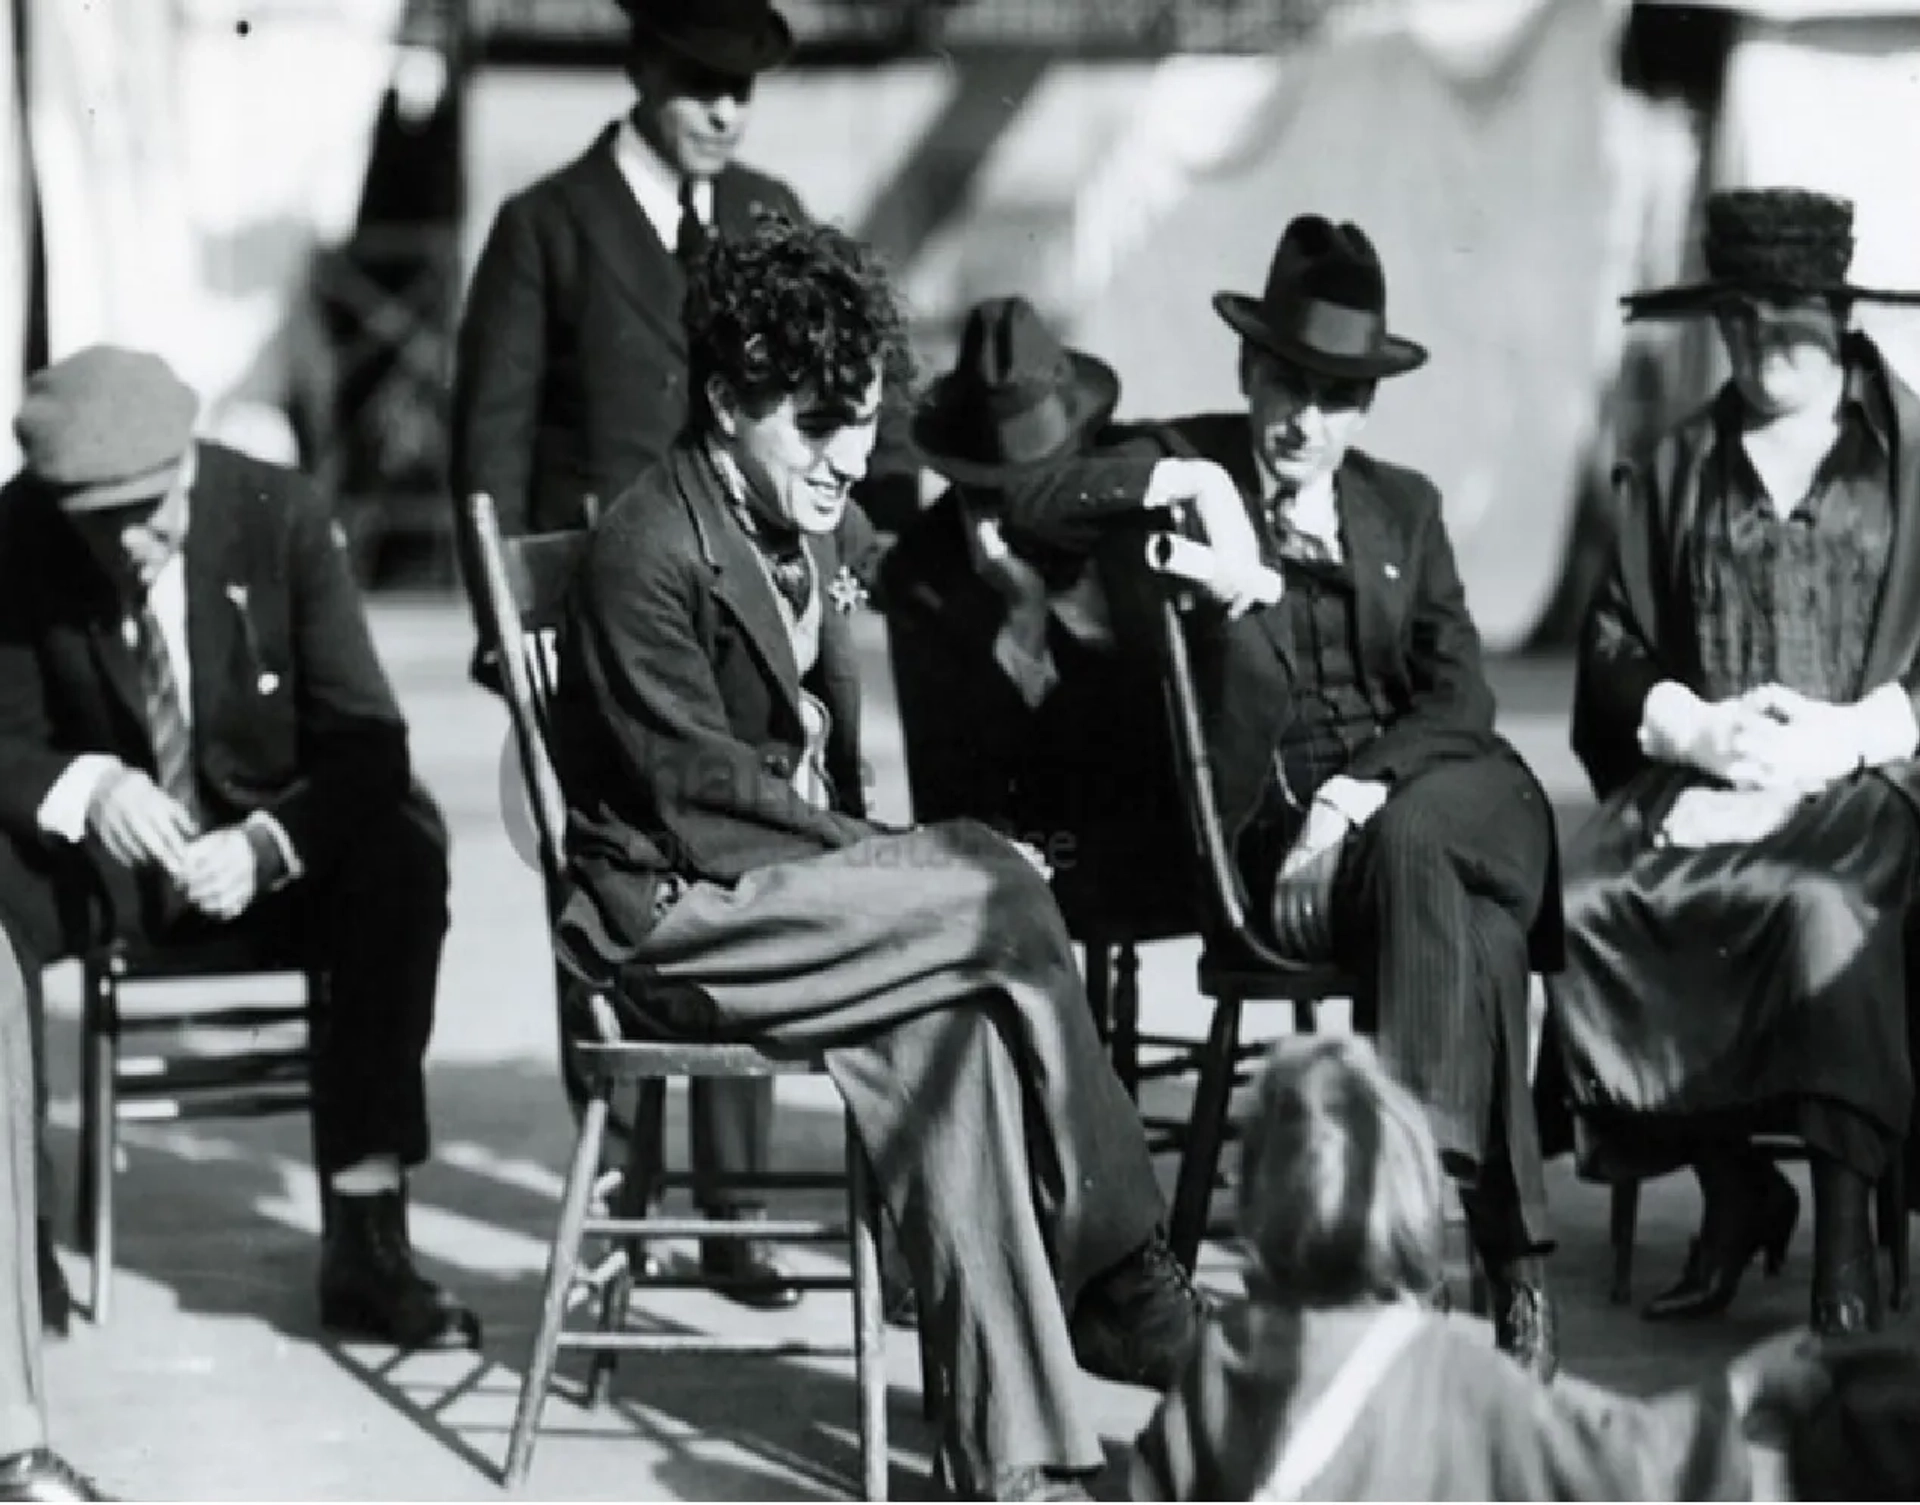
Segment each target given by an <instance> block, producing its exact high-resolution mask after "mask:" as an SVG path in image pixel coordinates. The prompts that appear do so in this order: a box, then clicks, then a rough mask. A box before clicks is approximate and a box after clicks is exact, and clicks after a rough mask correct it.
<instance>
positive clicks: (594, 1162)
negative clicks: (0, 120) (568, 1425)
mask: <svg viewBox="0 0 1920 1505" xmlns="http://www.w3.org/2000/svg"><path fill="white" fill-rule="evenodd" d="M610 1090H611V1089H610V1088H609V1087H608V1086H607V1085H606V1084H604V1083H596V1084H595V1086H594V1089H593V1096H592V1097H591V1098H589V1099H588V1100H587V1108H586V1112H585V1113H584V1114H583V1115H582V1116H581V1120H580V1137H579V1139H578V1140H577V1141H576V1142H575V1144H574V1148H573V1166H572V1168H571V1169H570V1170H569V1171H568V1172H567V1184H566V1188H565V1189H564V1190H563V1191H562V1193H561V1196H560V1220H559V1224H558V1226H557V1227H556V1228H555V1229H554V1234H553V1247H552V1248H551V1249H549V1250H548V1251H547V1281H546V1288H545V1291H544V1292H543V1294H542V1296H541V1299H540V1326H539V1328H538V1329H537V1330H536V1331H535V1333H534V1335H533V1350H532V1352H531V1353H530V1354H529V1355H528V1358H527V1373H526V1378H525V1379H523V1380H522V1381H521V1382H520V1401H519V1404H518V1405H517V1406H516V1407H515V1408H514V1413H513V1433H512V1435H511V1437H510V1438H509V1439H508V1442H507V1466H506V1473H505V1479H504V1482H505V1484H506V1486H507V1487H508V1488H509V1489H513V1488H517V1487H518V1486H519V1485H520V1484H521V1483H523V1482H524V1481H525V1479H526V1477H527V1467H528V1465H529V1464H531V1463H532V1462H533V1441H534V1434H535V1433H536V1432H537V1431H538V1430H539V1426H540V1411H541V1408H542V1407H543V1406H544V1405H545V1404H546V1399H547V1389H548V1387H549V1386H551V1385H552V1383H553V1368H554V1364H555V1363H556V1362H557V1361H558V1359H559V1357H560V1336H561V1329H562V1328H563V1327H564V1325H565V1323H566V1320H567V1290H568V1288H569V1287H570V1286H571V1285H572V1283H573V1277H574V1273H575V1271H576V1270H577V1269H578V1268H579V1261H580V1242H581V1237H582V1234H583V1231H584V1227H585V1224H586V1221H587V1203H588V1202H589V1200H591V1198H592V1195H593V1183H594V1181H595V1180H596V1179H597V1177H598V1175H599V1170H600V1142H601V1140H602V1139H603V1138H604V1137H605V1136H606V1132H607V1099H608V1095H609V1092H610Z"/></svg>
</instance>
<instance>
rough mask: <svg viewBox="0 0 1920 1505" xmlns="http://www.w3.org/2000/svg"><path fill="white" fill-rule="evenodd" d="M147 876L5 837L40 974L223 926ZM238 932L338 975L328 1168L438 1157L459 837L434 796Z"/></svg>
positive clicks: (362, 826) (329, 1066) (323, 1019)
mask: <svg viewBox="0 0 1920 1505" xmlns="http://www.w3.org/2000/svg"><path fill="white" fill-rule="evenodd" d="M148 879H149V875H144V874H143V875H141V877H140V878H139V879H138V880H136V878H135V876H134V875H133V874H131V873H129V872H128V871H127V870H126V869H125V868H122V867H120V866H119V865H118V864H117V863H114V862H113V861H112V860H111V859H110V858H108V857H107V856H106V854H105V853H104V852H103V851H101V850H100V849H99V848H98V846H97V845H95V844H94V843H93V842H91V841H89V842H88V843H86V844H85V845H83V846H81V847H79V848H72V847H65V846H52V845H49V846H38V845H27V844H23V843H19V842H16V841H14V840H12V839H11V838H0V919H3V920H4V923H5V926H6V930H7V934H8V936H9V937H10V938H11V940H12V942H13V945H14V948H15V950H16V951H17V952H18V954H19V957H20V963H21V966H22V967H23V968H24V969H26V970H27V972H28V974H29V975H34V974H35V973H37V971H38V970H39V969H40V968H42V967H45V966H47V965H48V964H50V963H52V962H56V961H59V960H61V959H62V958H64V957H69V956H75V955H78V954H80V953H81V952H83V951H85V950H87V949H88V948H89V947H91V946H94V945H98V944H100V943H101V942H103V941H105V940H108V939H109V938H118V939H124V940H130V941H137V942H147V941H159V942H162V943H164V942H166V941H169V940H176V939H177V940H185V939H188V938H191V937H194V936H203V935H207V934H211V933H212V932H213V931H214V930H215V929H216V927H215V925H214V923H213V922H212V921H208V920H206V919H204V918H202V917H200V916H199V915H198V914H196V913H194V912H192V911H190V910H188V911H185V912H183V911H182V908H181V905H180V903H179V901H178V900H177V899H175V898H173V897H170V896H168V895H165V894H163V893H162V891H161V886H160V884H159V883H157V882H153V881H148ZM231 929H232V931H234V932H237V933H239V934H241V935H243V936H245V937H247V938H248V940H249V942H250V943H257V944H258V946H259V948H260V953H261V955H262V956H263V957H265V956H271V957H276V958H282V957H287V956H296V957H299V958H301V959H303V960H306V961H309V962H311V963H313V964H315V965H317V966H319V967H320V968H322V969H324V970H325V971H326V973H327V974H328V978H329V986H328V989H327V993H326V998H325V1000H324V1004H325V1006H324V1007H323V1008H322V1009H320V1010H319V1011H318V1012H317V1013H316V1017H315V1018H314V1020H313V1039H312V1061H313V1065H312V1081H313V1131H314V1157H315V1161H316V1164H317V1168H318V1169H319V1170H320V1171H321V1172H322V1173H323V1174H324V1173H327V1172H332V1171H337V1170H341V1169H344V1168H345V1167H347V1166H349V1165H352V1164H354V1163H355V1162H356V1161H358V1160H361V1159H364V1158H365V1157H366V1156H368V1155H376V1154H385V1155H393V1156H396V1157H398V1159H399V1160H400V1162H401V1163H402V1164H403V1165H415V1164H418V1163H419V1162H420V1161H422V1160H424V1159H426V1156H427V1102H426V1083H425V1078H424V1073H423V1063H424V1061H425V1057H426V1051H427V1042H428V1039H429V1037H430V1036H431V1034H432V1032H433V1005H434V991H435V988H436V986H437V984H438V979H439V972H440V948H441V944H442V942H443V941H444V939H445V937H446V930H447V833H446V827H445V825H444V824H443V822H442V821H441V818H440V812H439V811H438V809H436V808H435V807H434V804H433V802H432V800H431V799H429V798H428V796H427V795H426V793H425V792H424V791H422V790H419V789H416V790H414V791H413V792H412V794H411V795H409V797H408V798H407V799H406V800H405V801H404V802H403V803H401V804H399V805H396V806H394V807H393V808H392V809H391V810H388V811H385V812H381V813H378V814H374V813H369V814H367V815H365V816H363V817H361V819H360V822H359V829H358V830H357V831H356V832H355V834H354V836H353V838H352V839H351V841H350V842H349V844H348V845H347V847H346V849H345V850H344V851H343V852H342V853H341V854H340V856H339V859H338V860H337V862H335V863H334V865H333V866H331V867H330V868H329V869H327V870H326V871H324V872H318V873H308V874H306V875H305V876H303V877H301V878H300V879H299V880H298V881H296V882H294V883H291V884H289V885H288V886H287V887H285V888H283V889H281V890H279V891H278V892H276V893H272V894H267V895H264V896H262V897H260V898H259V899H256V900H255V901H254V904H253V905H252V907H251V908H250V909H248V911H247V912H246V913H245V914H243V915H241V916H240V918H239V919H237V920H235V921H233V922H232V925H231ZM42 1074H43V1075H44V1073H42Z"/></svg>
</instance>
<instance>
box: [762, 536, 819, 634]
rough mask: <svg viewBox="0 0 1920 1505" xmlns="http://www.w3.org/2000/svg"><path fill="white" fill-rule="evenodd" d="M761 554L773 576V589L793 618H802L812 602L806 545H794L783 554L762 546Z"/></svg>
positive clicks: (811, 585) (811, 572) (810, 570)
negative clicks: (778, 594)
mask: <svg viewBox="0 0 1920 1505" xmlns="http://www.w3.org/2000/svg"><path fill="white" fill-rule="evenodd" d="M762 552H763V553H764V554H765V556H766V561H767V569H768V571H769V572H770V573H771V574H772V576H773V584H774V588H775V589H776V590H778V591H779V592H780V594H781V596H782V598H784V599H785V601H786V603H787V605H788V606H789V607H791V608H792V609H793V614H794V616H795V617H804V616H805V615H806V614H807V606H808V604H809V603H810V602H811V601H812V600H813V570H812V569H811V568H810V567H809V566H808V564H807V549H806V545H805V544H798V543H796V544H795V545H794V547H793V549H792V550H791V551H790V552H783V553H776V552H775V551H774V550H773V548H771V547H766V546H763V549H762Z"/></svg>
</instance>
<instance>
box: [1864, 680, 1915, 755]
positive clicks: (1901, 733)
mask: <svg viewBox="0 0 1920 1505" xmlns="http://www.w3.org/2000/svg"><path fill="white" fill-rule="evenodd" d="M1853 709H1854V714H1855V716H1856V717H1857V718H1858V725H1859V732H1858V735H1859V739H1860V740H1859V743H1858V747H1859V751H1860V756H1861V757H1862V758H1864V759H1865V760H1866V763H1867V766H1868V767H1869V768H1877V767H1878V766H1879V765H1880V764H1882V763H1899V762H1902V761H1904V760H1905V759H1907V758H1911V757H1912V756H1913V755H1914V753H1915V751H1916V750H1920V722H1916V721H1915V720H1914V714H1913V701H1912V700H1911V699H1909V698H1908V696H1907V692H1906V690H1905V688H1904V687H1902V686H1901V685H1899V684H1884V685H1882V686H1880V688H1879V689H1877V690H1875V691H1874V692H1873V693H1872V694H1870V695H1868V696H1867V697H1865V698H1864V699H1863V700H1861V701H1859V702H1858V703H1856V704H1855V706H1854V708H1853Z"/></svg>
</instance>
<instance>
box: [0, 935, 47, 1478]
mask: <svg viewBox="0 0 1920 1505" xmlns="http://www.w3.org/2000/svg"><path fill="white" fill-rule="evenodd" d="M33 1075H34V1073H33V1033H32V1026H31V1024H30V1023H29V1020H28V1016H27V988H26V983H25V981H24V980H23V979H22V977H21V975H20V964H19V963H18V962H17V961H15V959H14V955H13V948H12V946H11V945H9V944H8V942H7V938H6V936H5V934H4V932H0V1093H3V1094H4V1096H0V1213H4V1215H5V1216H6V1218H7V1219H8V1223H7V1226H6V1227H5V1228H4V1229H0V1457H6V1456H8V1455H9V1454H13V1453H24V1452H27V1451H28V1450H30V1449H32V1448H37V1447H40V1446H41V1445H42V1444H43V1443H44V1442H45V1440H46V1436H45V1433H46V1421H45V1418H44V1416H43V1414H42V1410H41V1397H42V1388H41V1379H40V1283H39V1275H38V1269H37V1266H36V1265H35V1262H34V1193H33V1184H34V1170H33V1167H34V1154H35V1151H34V1111H33Z"/></svg>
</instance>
